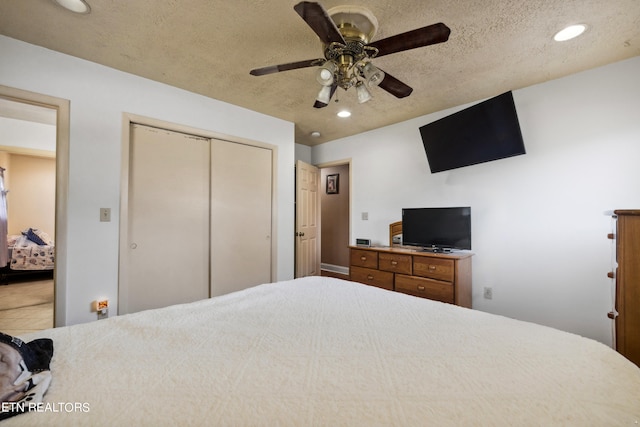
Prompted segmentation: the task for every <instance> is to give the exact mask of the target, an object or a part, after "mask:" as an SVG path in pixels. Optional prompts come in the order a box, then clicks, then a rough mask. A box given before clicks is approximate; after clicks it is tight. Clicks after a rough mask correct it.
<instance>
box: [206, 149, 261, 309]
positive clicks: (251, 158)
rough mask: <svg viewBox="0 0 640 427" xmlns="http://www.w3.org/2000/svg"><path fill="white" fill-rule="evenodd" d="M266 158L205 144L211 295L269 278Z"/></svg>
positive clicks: (253, 152) (249, 151) (250, 151)
mask: <svg viewBox="0 0 640 427" xmlns="http://www.w3.org/2000/svg"><path fill="white" fill-rule="evenodd" d="M272 155H273V151H272V150H270V149H266V148H260V147H254V146H250V145H244V144H239V143H233V142H228V141H221V140H216V139H213V140H212V141H211V296H217V295H222V294H227V293H229V292H233V291H238V290H242V289H245V288H248V287H250V286H254V285H259V284H262V283H269V282H271V280H272V279H271V265H272V262H271V247H272V246H271V233H272V230H271V226H272V223H271V217H272V176H273V171H272V168H273V166H272V165H273V163H272V162H273V161H272Z"/></svg>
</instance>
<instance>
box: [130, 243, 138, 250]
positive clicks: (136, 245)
mask: <svg viewBox="0 0 640 427" xmlns="http://www.w3.org/2000/svg"><path fill="white" fill-rule="evenodd" d="M137 247H138V244H137V243H132V244H131V246H130V248H131V249H136V248H137Z"/></svg>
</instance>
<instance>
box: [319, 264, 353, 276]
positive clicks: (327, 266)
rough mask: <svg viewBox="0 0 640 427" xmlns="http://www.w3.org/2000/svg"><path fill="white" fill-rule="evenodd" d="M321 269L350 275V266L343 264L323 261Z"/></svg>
mask: <svg viewBox="0 0 640 427" xmlns="http://www.w3.org/2000/svg"><path fill="white" fill-rule="evenodd" d="M320 270H324V271H330V272H332V273H338V274H344V275H346V276H348V275H349V267H343V266H341V265H333V264H325V263H321V264H320Z"/></svg>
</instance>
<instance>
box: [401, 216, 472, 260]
mask: <svg viewBox="0 0 640 427" xmlns="http://www.w3.org/2000/svg"><path fill="white" fill-rule="evenodd" d="M402 244H403V245H410V246H420V247H423V248H431V249H432V250H436V251H440V250H452V249H471V208H470V207H451V208H405V209H402Z"/></svg>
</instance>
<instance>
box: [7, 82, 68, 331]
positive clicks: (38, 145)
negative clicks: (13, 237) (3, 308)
mask: <svg viewBox="0 0 640 427" xmlns="http://www.w3.org/2000/svg"><path fill="white" fill-rule="evenodd" d="M0 126H2V128H3V129H2V131H1V132H0V135H2V138H1V139H0V150H1V151H2V153H3V154H2V155H1V156H2V157H3V161H4V162H5V163H6V162H9V163H10V164H12V165H13V173H14V176H13V179H14V181H13V184H12V181H11V173H12V167H11V166H10V167H9V170H8V180H7V183H8V185H7V189H8V190H9V193H8V194H9V195H8V202H9V203H12V199H11V198H13V203H12V204H11V205H10V208H9V209H8V211H9V219H8V222H9V233H15V231H16V230H18V233H19V234H21V233H20V232H21V231H22V229H23V228H36V227H39V229H41V231H43V232H45V233H46V234H47V235H49V237H50V238H51V240H52V241H53V242H54V245H53V246H54V247H55V249H52V250H54V251H55V252H54V254H55V255H54V256H55V262H54V265H53V272H52V276H53V279H49V280H50V285H49V286H48V287H46V286H45V287H46V291H47V292H48V293H49V294H50V295H52V297H53V303H52V304H51V305H52V307H53V309H52V310H50V311H49V312H48V313H49V314H48V316H50V319H49V320H47V321H46V322H44V321H38V322H36V321H35V320H34V321H33V322H30V323H29V325H24V327H22V329H23V330H25V331H29V332H30V331H32V330H34V328H35V329H36V330H37V329H42V328H43V326H44V325H46V327H53V326H64V325H65V324H66V315H65V312H66V305H65V300H66V298H65V297H66V283H65V281H64V277H65V276H66V269H65V267H64V265H65V260H66V244H67V240H66V234H67V233H66V231H67V230H66V217H67V182H68V158H69V101H68V100H64V99H60V98H55V97H51V96H48V95H42V94H38V93H33V92H28V91H24V90H20V89H15V88H11V87H7V86H1V85H0ZM30 167H31V168H36V169H38V172H39V173H41V175H39V176H40V178H41V180H42V181H46V182H44V183H43V185H40V184H34V182H33V181H24V178H20V176H22V177H24V176H25V175H29V173H28V172H25V171H27V170H28V168H30ZM18 180H20V182H19V181H18ZM11 186H13V187H14V189H15V192H14V194H11V188H10V187H11ZM34 186H36V187H37V188H35V187H34ZM21 187H22V188H23V189H24V188H28V189H29V192H30V193H32V191H34V190H36V191H40V193H39V194H40V197H38V199H46V202H45V203H43V205H44V206H45V207H42V206H40V207H39V208H38V209H34V208H33V206H30V205H29V201H28V200H29V197H28V196H25V194H23V193H25V192H26V191H20V188H21ZM32 195H33V193H32ZM20 205H21V206H22V209H23V211H22V212H21V213H20V214H18V215H16V213H15V212H19V209H21V206H20ZM16 209H17V210H16ZM12 212H13V215H12ZM12 216H13V217H14V221H13V223H12ZM25 221H26V222H25ZM25 224H32V225H29V226H26V227H25ZM37 282H38V281H36V282H35V285H34V286H26V287H23V288H24V289H30V291H26V290H25V294H24V301H27V302H28V301H32V302H34V301H35V302H34V304H35V305H38V304H39V303H41V302H42V299H40V298H39V297H36V298H35V299H34V296H33V289H42V286H43V284H42V283H37ZM29 283H32V282H29ZM15 289H17V288H15ZM39 292H40V291H37V292H36V294H38V293H39ZM47 298H49V297H47ZM17 300H18V301H19V300H20V297H19V296H18V297H17ZM25 304H26V302H25ZM41 320H42V319H41ZM29 326H31V327H29Z"/></svg>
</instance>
